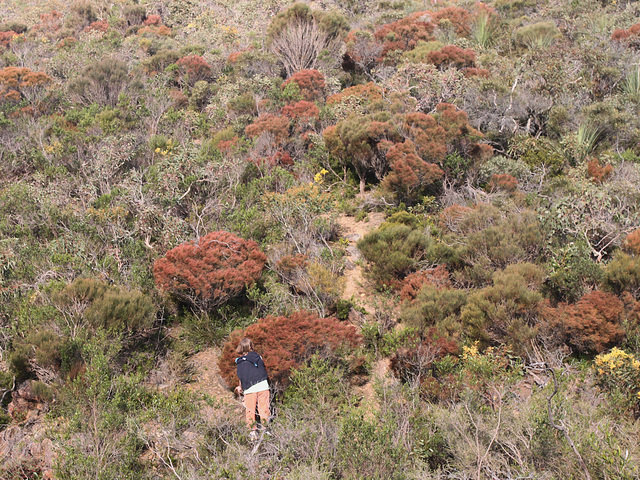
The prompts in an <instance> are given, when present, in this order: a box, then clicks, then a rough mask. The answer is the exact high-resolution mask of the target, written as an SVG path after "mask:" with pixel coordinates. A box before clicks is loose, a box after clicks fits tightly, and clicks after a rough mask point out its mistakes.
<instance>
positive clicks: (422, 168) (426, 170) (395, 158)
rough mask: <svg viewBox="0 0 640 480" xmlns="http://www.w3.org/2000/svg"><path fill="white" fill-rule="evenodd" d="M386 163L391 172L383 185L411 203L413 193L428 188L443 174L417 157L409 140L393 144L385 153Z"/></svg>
mask: <svg viewBox="0 0 640 480" xmlns="http://www.w3.org/2000/svg"><path fill="white" fill-rule="evenodd" d="M387 161H388V162H389V165H390V167H391V172H389V174H388V175H387V176H386V177H385V179H384V182H383V185H384V187H385V188H387V189H388V190H391V191H393V192H395V193H396V194H397V195H398V196H399V197H400V198H402V199H403V200H407V201H411V199H412V197H413V196H414V193H416V192H418V191H420V190H423V189H424V188H425V187H428V186H429V185H431V184H432V183H433V182H435V181H436V180H439V179H440V178H442V175H443V174H444V172H443V171H442V169H441V168H440V167H438V165H436V164H434V163H428V162H425V161H424V160H423V159H422V158H420V156H418V154H417V151H416V147H415V144H414V143H413V142H412V141H411V140H405V141H404V142H403V143H396V144H394V145H393V146H392V147H391V148H390V149H389V150H388V152H387Z"/></svg>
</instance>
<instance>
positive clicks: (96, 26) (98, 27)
mask: <svg viewBox="0 0 640 480" xmlns="http://www.w3.org/2000/svg"><path fill="white" fill-rule="evenodd" d="M107 30H109V22H107V21H106V20H97V21H95V22H92V23H91V24H90V25H88V26H86V27H84V31H85V32H102V33H104V32H106V31H107Z"/></svg>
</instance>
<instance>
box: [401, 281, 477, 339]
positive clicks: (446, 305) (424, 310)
mask: <svg viewBox="0 0 640 480" xmlns="http://www.w3.org/2000/svg"><path fill="white" fill-rule="evenodd" d="M467 297H468V294H467V292H466V291H464V290H458V289H450V288H442V289H439V288H435V287H433V286H431V285H425V286H424V287H422V288H421V289H420V291H419V292H418V295H417V296H416V298H415V299H414V300H413V301H411V302H408V303H406V304H405V305H404V307H403V308H402V312H401V314H400V318H401V320H402V321H403V322H406V324H407V325H409V326H411V327H414V328H416V329H417V330H418V332H426V331H427V330H428V329H429V328H431V327H435V328H436V330H438V332H439V333H440V334H445V335H447V336H448V337H454V338H455V337H459V336H460V333H461V332H460V331H459V329H460V328H461V324H460V320H459V319H460V312H461V310H462V308H463V307H464V306H465V305H466V303H467Z"/></svg>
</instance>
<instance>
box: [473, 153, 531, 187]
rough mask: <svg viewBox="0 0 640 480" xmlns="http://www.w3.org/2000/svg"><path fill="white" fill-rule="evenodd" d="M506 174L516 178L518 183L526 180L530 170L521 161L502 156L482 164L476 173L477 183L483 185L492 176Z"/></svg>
mask: <svg viewBox="0 0 640 480" xmlns="http://www.w3.org/2000/svg"><path fill="white" fill-rule="evenodd" d="M503 174H508V175H511V176H512V177H514V178H516V179H517V180H518V182H522V181H523V180H526V179H527V178H529V177H530V175H531V169H530V168H529V166H528V165H527V164H526V163H525V162H523V161H522V160H521V159H513V158H509V157H505V156H503V155H496V156H494V157H491V158H490V159H489V160H487V161H486V162H485V163H483V164H482V166H481V167H480V170H479V172H478V180H477V181H478V183H479V184H481V185H482V184H485V183H488V182H489V180H491V177H492V176H493V175H503Z"/></svg>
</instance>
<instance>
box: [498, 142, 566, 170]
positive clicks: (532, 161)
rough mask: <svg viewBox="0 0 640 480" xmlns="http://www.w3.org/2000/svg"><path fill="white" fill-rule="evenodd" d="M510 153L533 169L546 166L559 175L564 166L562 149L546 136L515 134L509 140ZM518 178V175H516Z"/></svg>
mask: <svg viewBox="0 0 640 480" xmlns="http://www.w3.org/2000/svg"><path fill="white" fill-rule="evenodd" d="M509 155H510V156H511V157H515V160H516V161H520V162H524V163H525V164H526V165H527V166H529V167H530V168H532V169H539V168H544V169H545V170H547V171H548V172H549V173H550V174H551V175H558V174H560V173H561V172H562V169H563V167H564V157H563V155H562V152H561V149H560V148H559V146H558V145H556V144H555V143H554V142H552V141H550V140H548V139H545V138H534V137H530V136H528V135H521V136H515V137H513V138H512V139H511V141H510V142H509ZM514 176H515V177H516V178H518V177H517V176H516V175H514Z"/></svg>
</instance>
